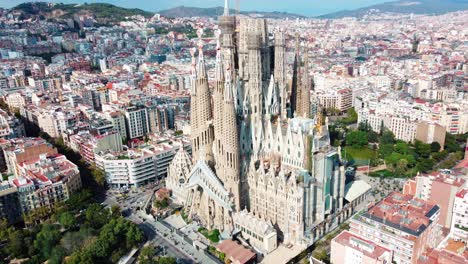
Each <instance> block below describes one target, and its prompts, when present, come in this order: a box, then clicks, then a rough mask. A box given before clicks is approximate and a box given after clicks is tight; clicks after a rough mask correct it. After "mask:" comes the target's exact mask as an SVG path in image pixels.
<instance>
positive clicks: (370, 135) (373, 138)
mask: <svg viewBox="0 0 468 264" xmlns="http://www.w3.org/2000/svg"><path fill="white" fill-rule="evenodd" d="M367 137H368V139H369V142H372V143H377V142H379V134H377V133H375V132H374V131H372V130H371V131H369V132H367Z"/></svg>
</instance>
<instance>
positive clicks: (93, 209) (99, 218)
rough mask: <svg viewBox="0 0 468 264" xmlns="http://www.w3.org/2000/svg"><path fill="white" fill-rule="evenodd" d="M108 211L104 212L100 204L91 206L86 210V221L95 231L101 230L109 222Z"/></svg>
mask: <svg viewBox="0 0 468 264" xmlns="http://www.w3.org/2000/svg"><path fill="white" fill-rule="evenodd" d="M109 218H110V215H109V211H108V210H104V208H103V207H102V205H100V204H96V203H94V204H91V205H90V206H89V207H88V209H87V210H86V221H87V222H88V223H89V224H90V225H91V226H92V227H93V228H95V229H99V228H101V227H102V226H104V225H105V224H106V223H107V222H108V221H109Z"/></svg>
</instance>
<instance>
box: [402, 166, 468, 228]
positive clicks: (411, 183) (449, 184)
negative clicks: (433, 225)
mask: <svg viewBox="0 0 468 264" xmlns="http://www.w3.org/2000/svg"><path fill="white" fill-rule="evenodd" d="M462 177H463V175H454V174H449V173H443V172H434V173H431V174H419V175H417V176H416V177H415V178H414V179H411V180H408V181H407V182H406V183H405V185H404V186H403V194H408V195H413V196H415V197H416V198H419V199H422V200H424V201H427V202H430V203H433V204H437V205H438V206H439V208H440V217H439V222H438V223H439V224H440V225H441V226H443V227H446V228H450V226H451V225H452V210H453V207H454V202H455V199H456V195H457V193H458V192H459V191H460V190H462V189H463V188H464V186H466V181H465V179H463V178H462Z"/></svg>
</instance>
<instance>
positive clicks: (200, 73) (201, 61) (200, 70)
mask: <svg viewBox="0 0 468 264" xmlns="http://www.w3.org/2000/svg"><path fill="white" fill-rule="evenodd" d="M197 35H198V64H197V77H198V78H206V79H207V73H206V66H205V57H204V56H203V39H202V36H203V29H202V28H199V29H198V30H197Z"/></svg>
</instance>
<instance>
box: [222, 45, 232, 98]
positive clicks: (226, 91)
mask: <svg viewBox="0 0 468 264" xmlns="http://www.w3.org/2000/svg"><path fill="white" fill-rule="evenodd" d="M227 53H228V56H230V54H229V53H230V50H228V51H227ZM233 90H234V89H233V85H232V73H231V68H230V65H229V64H227V65H226V87H225V89H224V101H226V102H234V94H233Z"/></svg>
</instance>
